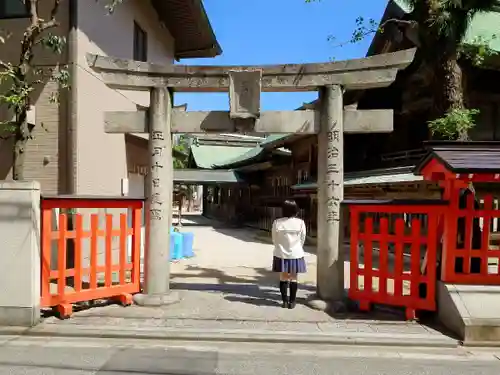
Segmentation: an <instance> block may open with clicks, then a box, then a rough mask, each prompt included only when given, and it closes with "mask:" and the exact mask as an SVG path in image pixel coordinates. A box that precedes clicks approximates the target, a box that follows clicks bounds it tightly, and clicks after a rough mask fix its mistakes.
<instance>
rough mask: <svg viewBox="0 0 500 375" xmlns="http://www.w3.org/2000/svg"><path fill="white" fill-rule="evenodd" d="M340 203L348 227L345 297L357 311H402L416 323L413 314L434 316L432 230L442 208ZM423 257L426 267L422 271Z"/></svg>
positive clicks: (435, 241) (428, 204)
mask: <svg viewBox="0 0 500 375" xmlns="http://www.w3.org/2000/svg"><path fill="white" fill-rule="evenodd" d="M345 203H346V204H348V205H349V211H350V227H351V235H350V262H351V263H350V288H349V297H350V298H351V299H352V300H355V301H358V302H359V305H360V308H361V309H362V310H368V309H369V308H370V306H371V305H372V304H374V303H377V304H387V305H394V306H402V307H405V308H406V316H407V318H408V319H412V318H414V317H415V311H416V310H430V311H434V310H435V309H436V301H435V295H436V254H437V244H438V229H437V228H438V220H439V218H440V216H441V215H443V213H444V211H445V210H446V207H447V206H446V204H447V202H445V201H428V200H426V201H397V200H395V201H346V202H345ZM412 216H413V218H412ZM375 221H376V223H375ZM424 221H425V224H426V225H425V228H424V226H423V225H422V224H423V222H424ZM375 224H376V225H375ZM376 243H378V248H377V246H374V244H376ZM405 248H407V250H406V251H405ZM390 250H391V251H390ZM376 254H377V255H378V256H376ZM361 256H363V258H364V259H363V261H362V262H361V261H360V260H361ZM425 257H426V258H427V267H425V270H423V269H422V268H423V267H421V266H422V263H423V260H424V258H425ZM375 258H378V261H375ZM405 260H406V261H405ZM391 265H393V266H392V267H391Z"/></svg>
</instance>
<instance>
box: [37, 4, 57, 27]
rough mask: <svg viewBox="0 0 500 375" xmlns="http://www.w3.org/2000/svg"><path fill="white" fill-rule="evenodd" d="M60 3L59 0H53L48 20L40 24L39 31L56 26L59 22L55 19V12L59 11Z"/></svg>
mask: <svg viewBox="0 0 500 375" xmlns="http://www.w3.org/2000/svg"><path fill="white" fill-rule="evenodd" d="M60 5H61V0H54V5H53V6H52V10H51V11H50V20H49V21H47V22H43V23H42V24H41V25H40V31H45V30H47V29H50V28H52V27H56V26H58V25H59V22H57V21H56V16H57V12H58V11H59V6H60Z"/></svg>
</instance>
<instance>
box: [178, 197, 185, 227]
mask: <svg viewBox="0 0 500 375" xmlns="http://www.w3.org/2000/svg"><path fill="white" fill-rule="evenodd" d="M183 198H184V196H183V195H182V194H180V195H179V221H178V222H177V225H178V226H179V227H182V203H183V200H184V199H183Z"/></svg>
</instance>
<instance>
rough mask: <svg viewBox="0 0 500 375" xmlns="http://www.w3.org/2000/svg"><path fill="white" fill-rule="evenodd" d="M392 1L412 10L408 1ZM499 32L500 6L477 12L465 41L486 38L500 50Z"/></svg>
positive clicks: (403, 8)
mask: <svg viewBox="0 0 500 375" xmlns="http://www.w3.org/2000/svg"><path fill="white" fill-rule="evenodd" d="M392 1H393V2H394V4H396V5H397V6H398V7H400V8H401V10H403V11H404V12H405V13H410V12H411V8H410V6H409V5H408V2H407V1H405V0H392ZM498 34H500V7H499V10H494V11H491V12H485V13H478V14H476V16H475V17H474V19H473V20H472V22H471V24H470V26H469V29H468V30H467V35H466V36H465V40H464V42H465V43H473V42H474V41H475V40H476V39H477V38H484V39H485V40H487V41H489V42H490V48H491V49H492V50H494V51H496V52H500V35H498ZM492 35H497V38H494V39H491V37H492ZM490 39H491V40H490Z"/></svg>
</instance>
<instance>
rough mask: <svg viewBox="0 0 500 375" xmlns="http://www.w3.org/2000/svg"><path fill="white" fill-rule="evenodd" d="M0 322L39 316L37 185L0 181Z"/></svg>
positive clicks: (31, 321) (28, 321) (24, 322)
mask: <svg viewBox="0 0 500 375" xmlns="http://www.w3.org/2000/svg"><path fill="white" fill-rule="evenodd" d="M0 238H1V239H2V247H1V249H2V251H0V285H1V286H2V289H1V290H2V292H1V293H0V325H11V326H32V325H35V324H36V323H37V322H38V321H39V319H40V254H41V253H40V185H39V184H38V183H37V182H0Z"/></svg>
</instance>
